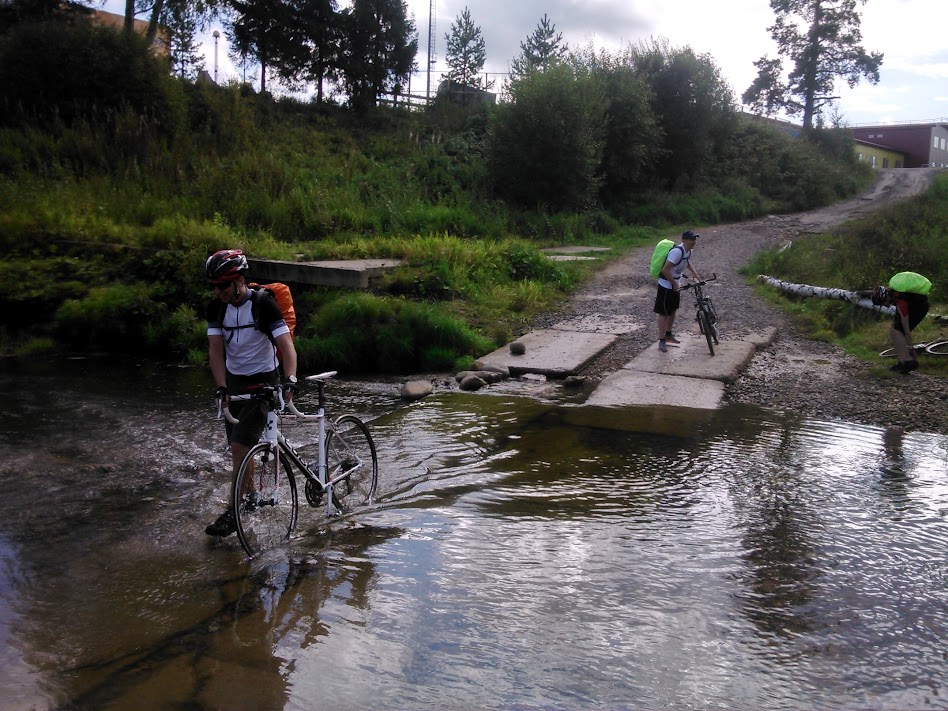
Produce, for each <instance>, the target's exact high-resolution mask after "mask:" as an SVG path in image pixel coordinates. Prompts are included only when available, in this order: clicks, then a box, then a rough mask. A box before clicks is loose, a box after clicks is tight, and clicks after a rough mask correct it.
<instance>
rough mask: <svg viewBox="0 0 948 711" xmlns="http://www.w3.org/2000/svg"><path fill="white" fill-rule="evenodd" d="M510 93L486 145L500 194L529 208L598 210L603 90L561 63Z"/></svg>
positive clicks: (514, 86)
mask: <svg viewBox="0 0 948 711" xmlns="http://www.w3.org/2000/svg"><path fill="white" fill-rule="evenodd" d="M510 93H511V101H510V102H509V103H506V104H503V105H502V106H500V107H499V108H498V111H497V114H496V116H495V117H494V120H493V123H492V125H491V130H490V139H489V142H488V144H489V149H488V152H489V165H490V174H491V176H492V181H493V184H494V186H495V190H496V191H497V193H498V194H499V195H501V196H502V197H504V198H505V199H508V200H510V201H512V202H514V203H517V204H520V205H524V206H527V207H538V206H547V207H553V208H554V209H559V210H579V209H582V208H585V207H589V206H591V205H594V204H596V202H597V200H598V195H599V187H600V184H601V165H602V150H603V137H604V134H605V127H606V107H607V103H606V97H605V95H604V93H603V90H602V85H601V83H600V82H599V81H598V80H597V79H596V77H594V76H593V75H592V74H591V73H590V72H588V71H586V70H585V69H582V68H578V67H575V66H573V65H570V64H565V63H564V64H560V65H556V66H552V67H550V68H549V69H548V70H547V71H545V72H534V73H533V74H530V75H527V76H525V77H523V78H521V79H518V80H516V81H514V82H512V83H511V87H510Z"/></svg>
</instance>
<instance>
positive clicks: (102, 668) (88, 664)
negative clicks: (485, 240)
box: [0, 372, 948, 709]
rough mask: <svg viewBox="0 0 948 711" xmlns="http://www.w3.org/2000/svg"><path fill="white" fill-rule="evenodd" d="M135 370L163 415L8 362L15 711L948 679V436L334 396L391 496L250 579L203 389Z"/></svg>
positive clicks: (686, 696)
mask: <svg viewBox="0 0 948 711" xmlns="http://www.w3.org/2000/svg"><path fill="white" fill-rule="evenodd" d="M135 377H137V378H139V381H140V382H139V381H135V379H134V378H133V377H132V376H129V377H128V378H127V380H129V381H130V382H136V390H137V391H139V392H145V393H147V394H148V400H147V402H148V406H147V407H143V406H142V403H141V402H140V400H139V399H138V398H136V397H133V396H131V395H130V394H129V393H128V392H127V391H126V388H124V387H123V386H122V385H121V384H120V383H118V382H117V378H112V379H111V380H110V381H109V383H102V382H99V381H98V380H94V381H90V383H89V387H88V388H87V389H83V388H82V387H80V385H78V384H77V382H76V381H74V380H68V381H64V380H63V379H62V377H61V376H60V375H50V374H48V373H47V374H43V373H36V374H35V378H34V380H33V381H32V382H41V383H43V384H44V386H46V387H47V388H48V389H49V391H50V393H51V395H50V398H49V399H50V402H52V403H53V407H49V408H45V409H43V408H39V409H37V408H32V409H31V404H30V398H29V397H28V396H27V393H25V392H24V391H23V390H22V389H21V388H20V387H18V383H17V380H16V379H15V378H12V377H8V378H6V379H4V377H3V376H2V375H0V392H2V393H3V394H4V396H5V397H6V398H7V402H8V403H9V404H10V409H11V411H13V412H16V413H24V412H28V413H29V416H28V417H27V416H23V415H22V414H20V415H17V416H15V417H12V418H11V425H10V427H9V428H8V429H5V430H4V431H2V432H0V445H2V446H3V447H4V449H3V450H2V451H3V452H4V455H3V459H0V486H2V487H3V489H4V491H5V492H7V493H6V495H5V497H3V498H0V555H2V557H0V562H2V568H0V641H6V642H7V645H6V647H5V652H4V654H5V656H4V658H3V662H5V663H4V664H3V665H0V668H2V669H3V671H2V672H0V687H2V689H0V690H2V691H3V692H4V693H5V697H4V698H5V699H8V698H9V699H14V702H13V704H14V705H13V708H34V707H35V708H51V707H63V708H66V707H70V708H97V709H99V708H111V709H138V708H141V707H142V700H143V699H147V700H149V702H150V703H151V704H152V706H153V707H155V708H174V707H185V708H239V707H241V704H244V705H246V704H247V703H251V701H248V700H252V705H253V707H254V708H292V709H296V708H299V709H303V708H306V709H308V708H313V707H318V706H320V705H321V704H325V705H327V706H329V707H331V708H333V709H364V708H508V707H509V708H516V707H531V708H536V707H555V708H564V709H567V708H603V707H606V708H627V707H630V706H634V707H636V708H658V707H673V708H707V707H742V708H758V707H761V708H762V707H776V708H794V709H809V708H816V707H819V708H841V707H871V708H921V707H923V706H926V705H928V706H932V705H933V706H937V705H938V704H939V703H940V699H942V698H943V696H944V693H945V690H946V689H948V672H946V668H948V665H946V664H945V661H946V658H945V654H944V650H943V647H944V644H943V640H944V639H945V638H946V636H948V612H946V609H948V608H946V605H945V601H946V599H948V566H946V564H945V557H944V541H945V540H948V525H946V522H948V481H946V471H948V440H946V438H945V437H943V436H938V435H932V434H927V433H918V432H901V431H898V430H883V429H879V428H871V427H860V426H855V425H850V424H847V423H840V422H822V421H813V420H808V419H806V418H804V417H801V416H799V415H794V414H789V415H786V414H783V413H777V412H771V411H765V410H758V409H755V408H736V407H731V408H727V409H726V410H724V411H721V412H716V413H706V412H692V411H683V410H674V409H661V408H642V409H629V410H623V411H615V410H607V409H597V408H584V407H574V406H570V405H566V406H564V405H562V404H553V403H550V402H548V401H537V400H533V399H530V398H519V397H516V396H513V395H510V394H508V393H504V394H501V395H469V394H460V393H454V394H443V395H438V396H435V397H431V398H428V399H426V400H424V401H420V402H418V403H413V404H412V405H410V406H407V405H404V404H401V403H398V402H397V395H394V393H396V392H397V389H396V388H394V387H389V384H378V383H375V384H371V383H358V382H355V381H352V382H348V383H340V384H339V386H338V388H334V393H333V394H334V397H336V398H337V401H336V404H337V407H338V408H339V409H340V410H348V409H353V410H355V411H356V412H358V413H360V414H363V415H365V416H367V417H369V418H374V419H373V421H372V429H373V433H374V434H375V436H376V439H377V441H378V444H379V458H380V469H381V472H382V496H381V500H380V502H379V503H378V505H377V506H376V507H375V508H374V509H373V510H371V511H370V512H368V513H367V514H365V515H362V516H359V517H356V518H355V519H353V520H350V521H342V522H337V523H335V524H333V525H328V526H327V524H326V522H325V521H324V520H322V519H321V518H319V516H318V515H315V514H313V513H311V512H307V516H306V517H304V519H303V521H302V524H303V525H302V526H301V529H300V536H299V537H298V538H297V539H296V540H294V541H293V543H292V545H291V546H289V547H288V548H287V549H286V550H284V551H280V552H278V553H275V554H273V555H272V556H269V557H265V558H263V559H260V560H254V561H249V562H248V561H247V560H245V558H244V556H243V555H242V553H241V551H240V549H239V546H238V544H237V543H236V541H234V540H233V539H226V540H225V541H224V542H223V543H216V542H213V541H210V540H208V539H207V537H205V536H203V534H202V533H201V529H202V528H203V525H204V524H205V523H206V521H207V520H208V518H209V517H210V516H211V515H213V513H214V512H215V511H216V506H217V502H216V499H219V498H221V497H223V496H225V495H226V457H225V452H224V450H223V446H222V442H221V437H220V428H219V424H218V423H216V422H214V421H213V419H212V415H211V413H210V411H209V408H208V407H207V406H206V405H205V404H204V399H206V392H207V388H206V387H205V384H202V381H201V379H200V378H197V379H194V376H193V375H189V374H180V375H176V374H175V373H174V372H170V373H168V372H165V373H152V374H146V375H144V376H143V375H138V376H135ZM64 382H68V383H69V386H68V387H66V386H65V385H64ZM80 382H81V381H80ZM76 413H79V416H80V420H78V421H80V422H81V423H82V424H83V425H87V426H83V427H78V426H77V425H76V423H77V419H76V417H75V415H76ZM169 423H172V426H169ZM299 436H300V437H301V438H305V437H306V436H307V434H306V432H305V428H301V430H300V432H299ZM34 437H40V438H41V439H42V440H44V441H47V442H48V443H49V446H47V447H35V446H33V441H34V439H33V438H34ZM38 491H39V492H43V496H42V497H40V498H39V499H38V497H37V495H36V493H37V492H38ZM7 692H10V693H7Z"/></svg>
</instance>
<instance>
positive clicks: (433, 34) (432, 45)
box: [426, 0, 438, 99]
mask: <svg viewBox="0 0 948 711" xmlns="http://www.w3.org/2000/svg"><path fill="white" fill-rule="evenodd" d="M436 4H437V3H436V2H435V0H431V4H430V5H429V7H428V89H427V93H426V96H427V98H428V99H431V71H432V70H433V69H434V66H435V61H436V60H437V58H438V57H437V49H438V13H437V10H436V9H435V5H436Z"/></svg>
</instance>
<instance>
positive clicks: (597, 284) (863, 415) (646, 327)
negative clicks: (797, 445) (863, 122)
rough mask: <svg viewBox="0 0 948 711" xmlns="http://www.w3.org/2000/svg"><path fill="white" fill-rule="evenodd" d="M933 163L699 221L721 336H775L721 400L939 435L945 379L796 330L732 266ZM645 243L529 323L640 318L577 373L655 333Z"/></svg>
mask: <svg viewBox="0 0 948 711" xmlns="http://www.w3.org/2000/svg"><path fill="white" fill-rule="evenodd" d="M938 172H939V171H938V170H937V169H902V170H880V171H879V177H878V180H877V181H876V183H875V184H874V185H873V187H872V189H871V190H870V191H868V192H867V193H866V194H865V195H863V196H860V197H859V198H855V199H853V200H848V201H846V202H844V203H840V204H837V205H833V206H831V207H828V208H824V209H821V210H816V211H813V212H808V213H800V214H796V215H782V216H767V217H764V218H761V219H758V220H753V221H750V222H741V223H736V224H732V225H719V226H716V227H710V228H707V229H700V230H699V231H700V233H701V238H700V239H699V241H698V246H697V248H696V250H695V258H694V261H693V264H694V266H695V268H696V269H697V270H698V272H699V273H700V274H702V275H710V274H711V273H712V272H715V273H717V275H718V282H717V283H716V284H715V285H714V288H713V289H711V290H710V291H709V293H710V294H711V295H712V296H713V298H714V303H715V306H716V308H717V311H718V316H719V324H718V325H719V328H720V329H721V332H722V334H721V335H722V338H723V339H727V338H729V337H730V338H736V337H739V336H741V335H745V334H747V333H749V332H754V331H760V330H762V329H764V328H766V327H767V326H776V327H777V328H778V337H777V340H776V341H775V343H774V344H773V345H772V346H771V347H769V348H767V349H764V350H762V351H759V352H758V353H757V355H756V356H755V358H754V360H753V362H752V363H751V365H750V367H749V368H748V369H747V370H746V371H745V373H744V374H743V376H742V377H741V378H740V379H739V380H738V382H737V383H735V384H733V385H731V386H729V387H728V391H727V398H728V399H729V400H731V401H734V402H743V403H750V404H758V405H764V406H768V407H773V408H776V409H780V410H788V411H796V412H801V413H805V414H807V415H810V416H817V417H824V418H829V419H835V418H839V419H845V420H847V421H851V422H857V423H862V424H871V425H880V426H900V427H903V428H905V429H907V430H916V431H927V432H939V433H942V434H948V402H946V400H948V387H946V383H945V381H944V380H942V379H939V378H933V377H931V376H928V375H926V374H925V372H924V363H923V366H922V368H921V369H919V370H918V371H916V372H914V373H912V374H910V375H908V376H901V375H899V376H896V375H890V374H889V373H888V372H887V371H886V372H880V370H879V366H878V365H873V364H866V363H862V362H860V361H858V360H857V359H855V358H851V357H849V356H847V355H846V354H845V353H844V352H843V351H842V350H841V349H839V348H836V347H834V346H830V345H827V344H824V343H817V342H814V341H808V340H806V339H804V338H801V337H800V336H799V335H798V334H797V333H796V332H795V330H794V328H793V326H792V324H791V323H790V321H789V320H788V319H787V318H785V317H784V315H783V314H782V313H780V312H779V311H777V310H775V309H773V308H772V307H770V306H769V305H768V304H766V303H764V302H762V301H761V300H760V299H758V298H757V297H756V296H754V293H753V291H752V289H751V288H750V286H748V285H747V284H746V283H745V281H744V278H743V277H741V276H739V275H738V274H737V270H738V268H739V267H740V266H742V265H743V264H745V263H746V262H747V260H748V259H749V257H750V256H751V255H753V254H754V253H756V252H758V251H760V250H762V249H768V248H772V247H775V246H777V245H780V244H782V243H784V242H786V241H787V240H793V239H794V238H795V237H796V236H797V235H800V234H806V233H812V232H825V231H827V230H829V229H831V228H832V227H834V226H836V225H840V224H842V223H844V222H846V221H848V220H851V219H854V218H857V217H861V216H863V215H866V214H869V213H871V212H873V211H874V210H878V209H880V208H882V207H885V206H886V205H889V204H891V203H892V202H894V201H898V200H903V199H905V198H908V197H911V196H913V195H917V194H919V193H921V192H924V191H925V190H926V189H927V188H928V186H929V185H930V184H931V183H932V181H933V180H934V178H935V175H937V173H938ZM651 249H652V248H651V247H647V248H643V249H640V250H636V251H634V252H631V253H630V254H628V255H626V256H625V257H623V258H622V259H620V260H617V261H616V262H614V263H612V264H610V265H609V266H608V267H607V268H605V269H603V270H602V271H601V272H599V273H597V274H596V275H595V276H594V277H593V278H592V279H591V280H590V281H589V282H588V283H587V284H586V285H585V286H584V287H583V288H582V289H581V290H580V291H579V292H577V293H576V294H575V295H574V296H573V297H572V299H570V301H569V302H568V303H567V304H565V305H564V308H563V309H562V310H560V311H559V312H556V313H548V314H544V315H543V316H542V317H540V318H538V319H537V320H536V321H535V322H534V323H533V324H532V325H531V328H540V327H546V326H549V325H551V324H552V323H554V322H556V321H558V320H562V319H564V318H569V317H573V316H590V315H593V314H600V315H604V316H608V315H613V316H620V315H626V316H627V315H629V314H632V315H635V316H636V317H637V318H638V320H639V322H640V324H641V327H640V328H639V329H637V330H636V331H633V332H632V333H630V334H628V335H626V336H623V337H621V339H620V340H619V341H618V342H617V343H616V345H615V346H614V347H613V348H611V349H610V350H609V351H608V352H606V353H605V354H603V355H602V356H600V357H599V358H597V359H596V360H595V361H594V362H592V363H591V364H590V365H588V366H587V367H586V369H585V370H584V372H583V374H584V375H587V376H589V377H592V378H601V377H603V376H604V375H606V374H608V373H610V372H613V371H615V370H617V369H619V368H621V367H622V366H623V365H624V364H625V363H627V362H628V361H630V360H631V359H632V358H633V357H635V356H636V355H637V354H638V353H640V352H641V351H642V350H644V349H645V348H648V347H649V346H650V345H653V344H654V343H655V341H656V339H657V334H656V333H655V317H654V314H653V313H652V305H653V303H654V299H655V286H654V280H652V278H651V277H649V275H648V268H647V265H648V261H649V257H650V255H651ZM691 328H692V314H691V308H690V306H683V307H682V310H681V311H680V312H679V320H678V322H677V323H676V326H675V330H676V331H681V332H687V331H688V330H690V329H691ZM936 403H937V404H936Z"/></svg>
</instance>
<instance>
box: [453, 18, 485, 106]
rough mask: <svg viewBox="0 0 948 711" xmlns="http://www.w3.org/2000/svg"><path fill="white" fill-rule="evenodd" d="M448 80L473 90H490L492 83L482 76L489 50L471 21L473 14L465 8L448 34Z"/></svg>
mask: <svg viewBox="0 0 948 711" xmlns="http://www.w3.org/2000/svg"><path fill="white" fill-rule="evenodd" d="M444 38H445V39H446V40H447V43H448V44H447V53H446V61H447V63H448V67H450V69H449V70H448V74H447V79H448V81H449V82H450V83H451V84H454V85H459V86H461V87H470V88H473V89H489V88H490V82H486V81H485V80H484V78H483V77H481V76H480V72H481V71H482V70H483V69H484V63H485V62H486V61H487V49H486V43H485V42H484V36H483V35H482V34H481V28H480V27H479V26H477V25H475V24H474V22H473V21H472V20H471V12H470V10H468V8H466V7H465V8H464V12H462V13H461V14H460V15H459V16H458V19H457V20H456V21H455V22H454V23H453V24H452V25H451V32H450V33H449V34H446V35H445V36H444Z"/></svg>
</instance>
